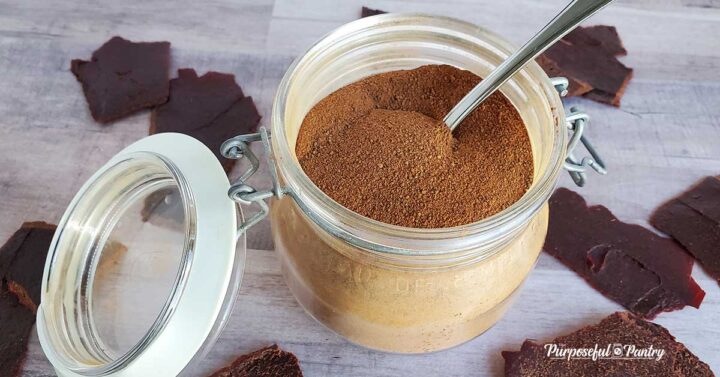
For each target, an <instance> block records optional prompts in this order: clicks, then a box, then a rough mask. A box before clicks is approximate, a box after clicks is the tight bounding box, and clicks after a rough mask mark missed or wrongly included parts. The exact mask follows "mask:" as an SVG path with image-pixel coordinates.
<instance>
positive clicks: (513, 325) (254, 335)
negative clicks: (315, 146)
mask: <svg viewBox="0 0 720 377" xmlns="http://www.w3.org/2000/svg"><path fill="white" fill-rule="evenodd" d="M563 3H564V0H503V1H499V0H413V1H407V0H404V1H400V0H396V1H392V0H378V1H371V0H367V1H359V0H357V1H356V0H353V1H342V2H341V1H336V0H313V1H299V0H261V1H230V0H215V1H211V2H197V1H191V0H181V1H176V2H167V1H123V2H102V3H101V2H93V1H87V0H68V1H62V2H54V1H47V0H25V1H11V0H0V83H2V84H1V85H0V202H1V203H2V204H1V205H0V208H1V209H0V240H4V239H6V238H7V237H9V236H10V234H12V232H13V231H14V230H15V229H16V228H17V227H18V226H19V224H20V223H21V222H23V221H26V220H46V221H51V222H57V220H58V219H59V217H60V215H61V214H62V212H63V210H64V208H65V206H66V205H67V203H68V202H69V200H70V199H71V198H72V196H73V194H74V193H75V191H76V190H77V189H78V188H79V187H80V185H81V184H82V182H84V180H85V179H87V178H88V177H89V176H90V174H91V173H92V172H93V171H94V170H95V169H97V168H98V167H99V166H101V165H102V164H103V163H104V162H105V161H106V160H107V159H109V158H110V157H111V156H112V155H113V154H115V153H117V152H118V151H119V150H120V149H122V148H123V147H124V146H126V145H128V144H130V143H132V142H133V141H135V140H137V139H139V138H141V137H143V136H145V135H146V134H147V126H148V113H141V114H139V115H136V116H133V117H130V118H127V119H124V120H121V121H118V122H116V123H114V124H112V125H110V126H99V125H97V124H95V123H94V122H93V121H92V120H91V118H90V117H89V114H88V111H87V107H86V104H85V100H84V98H83V96H82V93H81V90H80V86H79V84H78V83H77V82H76V81H75V79H74V77H73V75H72V74H71V73H70V72H69V63H70V60H71V59H72V58H87V57H89V56H90V54H91V52H92V51H93V50H94V49H95V48H97V47H98V46H99V45H100V44H101V43H103V42H104V41H105V40H107V39H108V38H109V37H110V36H113V35H121V36H124V37H126V38H128V39H133V40H169V41H171V42H172V54H173V57H172V61H173V66H174V68H177V67H194V68H196V69H197V70H198V71H199V72H202V71H206V70H210V69H212V70H217V71H224V72H232V73H234V74H235V75H236V76H237V80H238V82H239V83H240V84H241V85H242V87H243V89H244V91H245V92H246V93H247V94H248V95H251V96H253V97H254V98H255V101H256V103H257V104H258V107H259V109H260V112H261V113H262V115H263V116H265V119H264V120H263V123H264V124H267V118H268V115H269V112H270V106H271V102H272V97H273V94H274V91H275V89H276V87H277V84H278V82H279V80H280V78H281V77H282V74H283V73H284V71H285V69H286V67H287V66H288V65H289V64H290V62H291V61H292V59H293V58H294V57H295V56H296V55H297V54H298V53H299V52H301V51H302V50H303V49H304V48H305V47H306V46H308V44H309V43H311V42H312V41H314V40H315V39H317V38H319V37H320V36H322V35H323V34H325V33H327V32H328V31H330V30H331V29H333V28H334V27H336V26H338V25H341V24H343V23H345V22H348V21H351V20H353V19H355V18H357V16H358V15H359V11H360V6H362V5H367V6H370V7H376V8H381V9H384V10H388V11H420V12H428V13H435V14H442V15H449V16H455V17H458V18H462V19H465V20H468V21H471V22H474V23H477V24H479V25H483V26H486V27H488V28H490V29H492V30H494V31H496V32H498V33H500V34H502V35H505V36H507V38H509V39H510V40H512V41H514V42H516V43H521V42H522V41H523V40H525V39H526V38H528V37H530V36H531V34H532V33H533V32H534V31H535V30H537V29H538V28H539V27H540V26H541V25H542V24H543V23H544V22H545V21H546V20H547V19H549V18H550V17H551V16H552V14H554V13H555V12H556V11H557V10H558V9H559V8H560V7H561V6H562V5H563ZM590 23H605V24H610V25H615V26H617V28H618V30H619V32H620V34H621V36H622V38H623V40H624V42H625V45H626V47H627V49H628V51H629V55H628V56H627V57H625V58H623V61H625V62H626V63H627V65H629V66H631V67H633V68H634V69H635V78H634V79H633V81H632V82H631V84H630V86H629V87H628V89H627V93H626V95H625V97H624V98H623V106H622V108H621V109H615V108H611V107H607V106H604V105H600V104H596V103H594V102H590V101H586V100H572V101H570V102H571V103H573V104H577V105H579V106H582V108H583V109H584V110H586V111H587V112H589V113H590V114H591V116H592V119H593V120H592V124H591V128H590V130H589V131H588V132H589V135H590V136H591V137H592V138H593V140H594V142H595V144H596V146H597V147H598V148H599V149H600V150H601V151H602V153H603V154H604V156H605V157H606V160H607V162H608V164H609V166H610V169H611V173H610V174H609V175H608V176H607V177H594V176H591V177H590V182H589V184H588V186H587V187H586V188H583V189H581V190H579V191H580V192H581V193H582V194H583V195H585V196H586V197H587V198H588V200H589V201H590V202H592V203H600V204H603V205H606V206H607V207H609V208H610V209H611V210H613V211H614V212H615V213H616V214H617V215H618V216H619V217H620V218H621V219H623V220H625V221H629V222H635V223H640V224H646V219H647V217H648V215H649V214H650V212H651V211H652V209H653V208H655V207H656V206H657V205H658V204H660V203H661V202H662V201H663V200H664V199H666V198H668V197H670V196H672V195H674V194H676V193H678V192H679V191H681V190H682V189H683V188H685V187H686V186H688V185H689V184H691V183H692V182H694V181H696V180H697V179H698V178H700V177H702V176H705V175H709V174H719V173H720V146H719V145H720V1H718V0H618V2H617V3H616V4H615V5H612V6H611V7H609V8H608V9H607V10H605V11H603V12H602V13H601V14H599V15H597V16H596V17H595V18H594V19H592V20H591V21H590ZM263 182H266V181H263V180H260V183H263ZM561 185H565V186H568V185H570V180H569V178H568V177H565V176H563V178H562V180H561ZM249 236H250V241H249V247H250V248H251V250H249V254H248V264H247V268H246V276H245V279H244V282H243V286H242V289H241V297H240V301H239V304H238V308H237V309H236V311H235V313H234V314H233V317H232V319H231V321H230V323H229V325H228V327H227V329H226V330H225V331H224V333H223V334H222V336H221V338H220V340H219V342H218V343H217V345H216V346H215V347H214V348H213V350H212V351H211V353H210V355H209V356H208V358H207V359H206V360H205V361H204V362H203V363H202V364H201V365H200V371H199V372H198V374H203V372H207V371H210V370H213V369H214V368H217V367H219V366H222V365H224V364H225V363H227V362H228V361H230V360H231V359H233V358H234V357H235V356H237V355H239V354H241V353H244V352H247V351H250V350H252V349H255V348H258V347H260V346H263V345H267V344H269V343H272V342H278V343H280V344H281V345H282V346H283V347H284V348H287V349H288V350H290V351H293V352H295V353H296V354H297V355H298V357H299V358H300V360H301V362H302V365H303V369H304V371H305V373H306V375H308V376H437V375H443V376H467V375H477V376H500V375H502V358H501V356H500V351H501V350H503V349H515V348H517V347H518V346H519V345H520V343H521V342H522V340H523V339H525V338H537V339H549V338H551V337H554V336H556V335H560V334H563V333H566V332H569V331H572V330H574V329H577V328H579V327H581V326H583V325H586V324H590V323H592V322H595V321H597V320H598V319H600V318H602V317H604V316H605V315H607V314H609V313H611V312H613V311H616V310H621V307H619V306H618V305H616V304H615V303H613V302H611V301H609V300H607V299H605V298H604V297H603V296H601V295H599V294H598V293H597V292H595V291H594V290H593V289H591V288H589V287H588V285H587V284H585V283H584V282H583V281H582V280H581V279H579V278H578V277H577V276H575V275H574V274H573V273H572V272H570V271H568V270H567V269H566V268H564V267H563V266H561V265H559V264H558V263H557V262H556V261H555V260H553V259H552V258H550V257H548V256H546V255H542V256H541V259H540V262H539V264H538V267H537V268H536V269H535V271H534V272H533V273H532V275H531V276H530V278H529V280H528V282H527V284H526V285H525V287H524V289H523V290H522V293H521V295H520V296H519V297H518V299H517V302H516V304H515V306H514V307H513V308H512V309H511V310H510V312H509V313H508V315H507V316H506V317H505V318H503V319H502V320H501V321H500V322H499V323H498V324H497V325H496V326H495V327H494V328H492V329H491V330H490V331H489V332H487V333H486V334H485V335H483V336H482V337H480V338H478V339H475V340H473V341H471V342H469V343H467V344H464V345H462V346H460V347H457V348H455V349H452V350H449V351H445V352H440V353H435V354H431V355H423V356H400V355H390V354H384V353H379V352H373V351H369V350H366V349H363V348H360V347H357V346H354V345H351V344H348V343H347V342H345V341H344V340H342V339H341V338H339V337H338V336H337V335H335V334H333V333H332V332H330V331H328V330H326V329H325V328H323V327H322V326H321V325H319V324H318V323H316V322H314V321H313V320H312V319H311V318H310V317H308V316H307V315H305V314H304V313H303V311H302V309H301V308H299V307H298V305H297V304H296V303H295V301H294V299H293V298H292V296H291V295H290V293H289V291H288V290H287V288H286V287H285V285H284V283H283V280H282V278H281V276H280V273H279V263H278V260H277V258H276V256H275V255H274V253H273V252H272V241H271V239H270V235H269V224H268V223H267V221H265V222H263V223H262V224H260V225H259V226H257V227H256V228H254V229H253V230H252V231H251V232H250V235H249ZM694 276H695V278H696V279H697V280H698V281H699V283H700V284H701V285H702V286H703V288H704V289H705V290H706V292H707V296H706V298H705V301H704V302H703V304H702V307H701V309H700V310H695V309H693V308H687V309H684V310H682V311H679V312H674V313H666V314H662V315H660V317H659V318H658V319H657V322H658V323H660V324H662V325H664V326H666V327H667V328H668V329H669V330H670V331H671V332H672V333H673V334H674V335H676V336H677V338H678V339H679V340H680V341H682V342H684V343H685V344H686V345H687V346H688V347H689V348H690V349H691V350H692V351H693V352H694V353H695V354H697V355H698V356H699V357H700V358H701V359H703V360H704V361H706V362H707V363H708V364H710V366H711V368H712V369H713V370H714V371H715V372H716V373H720V341H718V339H720V287H719V286H718V284H717V282H715V281H713V280H712V279H710V278H709V277H708V276H707V275H706V274H705V273H704V272H703V271H702V270H701V269H700V268H699V267H697V266H696V267H695V271H694ZM1 326H2V324H0V327H1ZM24 375H25V376H50V375H53V371H52V369H51V368H50V366H49V364H48V363H47V361H46V359H45V358H44V356H43V355H42V351H41V350H40V347H39V345H38V343H37V339H36V338H33V340H32V341H31V345H30V355H29V357H28V360H27V362H26V365H25V373H24Z"/></svg>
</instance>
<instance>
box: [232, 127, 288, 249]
mask: <svg viewBox="0 0 720 377" xmlns="http://www.w3.org/2000/svg"><path fill="white" fill-rule="evenodd" d="M258 131H259V132H257V133H253V134H245V135H239V136H235V137H233V138H232V139H228V140H226V141H225V142H224V143H223V144H222V145H221V146H220V151H221V153H222V155H223V156H224V157H225V158H228V159H232V160H239V159H242V158H247V160H248V162H249V163H250V167H249V168H248V169H247V170H246V171H245V172H244V173H243V174H242V175H241V176H240V177H239V178H238V179H236V180H235V182H233V183H232V185H230V189H229V190H228V197H230V199H232V200H234V201H235V202H237V203H238V204H245V205H252V204H253V203H254V204H256V205H257V206H258V212H257V213H255V214H254V215H253V216H252V217H250V218H249V219H248V220H246V221H243V222H242V223H241V224H240V225H239V226H238V231H237V234H238V237H239V236H240V235H241V234H243V233H244V232H245V231H247V230H248V228H250V227H252V226H253V225H255V224H257V223H258V222H260V220H262V219H264V218H265V216H267V215H268V213H269V212H270V208H269V207H268V204H267V203H266V202H265V199H268V198H271V197H273V196H275V197H277V198H281V197H282V196H283V195H284V194H285V190H284V189H283V188H282V187H280V183H279V181H278V176H277V170H275V169H276V168H275V161H274V158H273V155H272V151H271V150H270V132H269V131H268V130H267V129H265V127H260V129H259V130H258ZM254 142H262V145H263V148H264V153H265V156H266V157H267V159H268V168H269V169H270V176H271V178H272V184H273V186H272V188H270V189H267V190H263V191H258V190H256V189H255V188H254V187H252V186H250V185H249V184H247V180H248V179H249V178H250V177H251V176H252V175H253V174H255V172H257V170H258V169H259V168H260V160H259V159H258V158H257V156H256V155H255V153H253V151H252V150H251V149H250V144H251V143H254Z"/></svg>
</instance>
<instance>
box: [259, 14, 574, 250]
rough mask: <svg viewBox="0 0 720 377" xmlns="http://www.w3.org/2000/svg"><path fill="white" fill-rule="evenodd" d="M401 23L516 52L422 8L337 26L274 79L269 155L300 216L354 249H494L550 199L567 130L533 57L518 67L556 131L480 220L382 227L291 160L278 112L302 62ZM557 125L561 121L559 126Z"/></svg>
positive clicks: (471, 26) (498, 40)
mask: <svg viewBox="0 0 720 377" xmlns="http://www.w3.org/2000/svg"><path fill="white" fill-rule="evenodd" d="M402 27H405V28H408V27H413V28H424V29H426V30H430V31H434V32H448V33H452V34H453V35H454V36H455V37H457V36H462V37H463V38H465V39H467V40H468V41H470V42H472V41H473V40H475V41H482V42H484V43H485V44H490V45H491V47H493V48H495V49H497V51H498V52H500V53H502V54H504V55H505V58H506V57H507V56H508V55H509V54H510V53H511V52H512V51H515V50H516V49H517V47H516V46H514V45H513V44H512V43H510V42H508V41H507V40H505V39H504V38H502V37H500V36H499V35H497V34H495V33H493V32H491V31H489V30H487V29H485V28H483V27H480V26H477V25H474V24H472V23H469V22H466V21H462V20H459V19H455V18H451V17H444V16H435V15H428V14H422V13H388V14H382V15H377V16H372V17H367V18H363V19H359V20H356V21H353V22H350V23H348V24H345V25H343V26H340V27H338V28H337V29H335V30H333V31H331V32H330V33H328V34H327V35H325V36H324V37H322V38H321V39H320V40H318V41H317V42H316V43H314V44H313V45H312V46H310V47H309V48H308V49H307V50H306V51H305V52H304V53H302V54H301V55H299V56H298V57H297V58H296V59H295V60H294V61H293V63H292V64H291V65H290V67H289V68H288V69H287V71H286V73H285V75H284V76H283V78H282V80H281V82H280V85H279V87H278V90H277V92H276V95H275V99H274V101H273V107H272V115H271V124H272V125H271V127H272V135H273V137H272V149H273V154H274V157H275V159H276V160H277V161H278V163H277V166H278V171H279V172H280V174H281V176H282V177H283V179H284V183H285V184H286V185H287V191H288V193H289V194H290V195H291V196H292V197H293V199H294V200H295V201H296V203H297V204H298V205H299V206H300V207H301V209H302V210H303V212H305V214H306V215H309V217H310V218H311V219H312V220H313V221H314V222H316V223H318V224H319V225H321V227H322V228H323V229H325V230H327V231H329V232H330V233H332V234H333V235H334V236H336V237H339V238H341V239H343V240H345V241H347V242H349V243H351V244H353V245H354V246H358V247H360V248H363V249H367V250H370V251H374V252H379V253H389V254H400V255H408V256H413V255H420V256H422V255H443V254H449V253H454V252H457V251H462V250H467V249H470V248H472V249H478V248H482V249H487V248H485V247H482V246H490V245H493V248H496V247H494V246H496V245H497V244H498V243H500V242H504V241H507V239H509V236H511V235H513V234H515V233H516V232H517V231H519V230H520V229H522V228H523V227H524V226H525V225H527V223H528V222H529V220H530V219H531V218H532V216H533V215H534V214H536V213H537V212H538V211H539V210H540V209H541V208H542V206H543V205H544V203H545V202H546V201H547V200H548V199H549V197H550V195H551V193H552V190H553V188H554V187H555V184H556V181H557V177H558V174H559V172H560V170H561V169H562V166H563V162H564V159H565V145H566V139H567V133H566V131H565V127H564V122H565V116H564V109H563V105H562V102H561V100H560V96H559V94H558V93H557V90H556V89H555V87H554V86H553V84H552V83H551V82H550V78H549V77H548V76H547V74H546V73H545V72H544V71H543V70H542V69H541V68H540V66H539V65H538V64H537V63H536V62H534V61H533V62H530V63H529V64H527V65H526V66H525V67H524V68H523V69H522V70H521V72H523V71H524V72H526V73H527V74H529V75H530V77H532V78H534V79H536V81H537V83H538V84H539V86H540V88H541V90H542V94H543V95H544V97H545V99H546V100H547V104H548V106H549V112H550V113H551V114H552V115H553V117H554V118H555V119H553V121H554V123H555V129H554V132H553V136H554V137H553V143H552V149H551V153H550V158H549V159H547V161H546V163H545V165H546V167H545V168H544V169H543V170H544V173H543V174H542V175H541V176H540V177H537V178H536V180H535V182H534V183H533V184H532V185H531V187H530V189H528V190H527V192H525V194H523V196H522V197H521V198H520V199H519V200H518V201H516V202H515V203H513V204H512V205H510V206H509V207H507V208H505V209H503V210H502V211H500V212H498V213H496V214H494V215H491V216H489V217H486V218H484V219H481V220H479V221H476V222H473V223H469V224H464V225H459V226H454V227H448V228H411V227H405V226H400V225H394V224H387V223H383V222H380V221H378V220H375V219H372V218H369V217H366V216H363V215H361V214H359V213H357V212H354V211H352V210H351V209H349V208H346V207H344V206H343V205H341V204H340V203H338V202H336V201H335V200H333V199H332V198H330V196H328V195H327V194H326V193H325V192H323V191H322V190H321V189H320V188H318V187H317V186H316V185H315V184H314V182H313V181H312V180H311V179H310V177H308V176H307V175H306V174H305V172H304V171H303V169H302V167H301V166H300V163H299V162H298V160H297V159H296V158H295V155H294V152H293V151H292V150H291V149H290V144H289V143H288V141H287V137H288V136H287V132H286V128H285V109H286V106H287V100H288V95H289V93H290V88H291V85H292V81H293V78H294V77H295V75H296V74H297V73H298V71H299V69H300V68H301V67H302V66H303V64H307V62H308V61H309V60H312V59H313V58H315V57H317V56H318V55H319V54H321V53H322V52H323V51H327V50H328V49H331V48H332V46H333V45H334V44H336V43H339V42H342V41H343V40H344V39H345V38H349V37H352V36H357V34H358V33H362V32H365V31H367V30H371V29H379V28H387V29H392V28H402ZM519 74H520V73H518V75H519ZM511 80H512V79H511ZM506 85H507V84H506ZM559 122H562V123H561V124H559ZM320 223H324V224H320ZM407 239H412V240H413V241H414V244H413V247H411V248H408V247H406V245H405V244H404V241H405V240H407ZM449 240H454V241H455V240H464V241H465V242H460V243H457V242H456V247H454V248H450V247H447V245H446V244H445V243H444V242H446V241H449ZM440 246H442V247H440Z"/></svg>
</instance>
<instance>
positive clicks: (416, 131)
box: [295, 65, 533, 228]
mask: <svg viewBox="0 0 720 377" xmlns="http://www.w3.org/2000/svg"><path fill="white" fill-rule="evenodd" d="M479 81H480V78H479V77H478V76H476V75H475V74H473V73H471V72H469V71H464V70H461V69H458V68H454V67H451V66H447V65H427V66H422V67H420V68H417V69H413V70H407V71H394V72H387V73H382V74H378V75H375V76H371V77H367V78H365V79H362V80H360V81H358V82H355V83H352V84H350V85H347V86H345V87H343V88H340V89H339V90H337V91H335V92H334V93H332V94H330V95H329V96H327V97H326V98H324V99H323V100H321V101H320V102H318V103H317V104H316V105H315V106H314V107H313V108H312V109H311V110H310V112H309V113H308V114H307V116H306V117H305V119H304V120H303V123H302V126H301V128H300V134H299V136H298V140H297V145H296V150H295V152H296V154H297V157H298V160H299V162H300V165H301V166H302V167H303V170H304V171H305V173H306V174H307V175H308V176H309V177H310V179H311V180H312V181H313V182H314V183H315V184H316V185H317V186H318V187H319V188H320V189H321V190H322V191H323V192H325V193H326V194H328V195H329V196H330V197H331V198H333V199H334V200H335V201H337V202H338V203H340V204H342V205H343V206H345V207H347V208H349V209H351V210H353V211H355V212H357V213H359V214H361V215H364V216H367V217H370V218H372V219H375V220H378V221H382V222H385V223H389V224H395V225H401V226H406V227H413V228H445V227H452V226H457V225H463V224H468V223H472V222H476V221H479V220H481V219H483V218H485V217H488V216H491V215H493V214H495V213H498V212H500V211H502V210H503V209H505V208H506V207H508V206H510V205H511V204H512V203H514V202H516V201H517V200H518V199H520V197H521V196H522V195H523V194H524V193H525V192H526V191H527V189H528V188H529V187H530V184H531V183H532V179H533V160H532V148H531V145H530V140H529V137H528V134H527V130H526V129H525V126H524V124H523V121H522V119H521V118H520V114H518V112H517V110H516V109H515V108H514V107H513V105H512V104H511V103H510V101H509V100H508V99H507V98H506V97H505V96H504V95H502V94H501V93H500V92H496V93H495V94H493V95H492V96H491V97H490V98H489V99H488V100H486V101H485V102H484V103H483V104H482V105H481V106H480V107H478V108H477V109H476V110H475V111H474V112H473V113H472V114H471V115H470V116H468V117H467V118H466V119H465V121H464V122H463V123H462V124H461V125H460V126H459V127H458V128H457V129H456V130H455V132H454V133H450V130H449V129H448V128H447V127H446V126H445V125H444V124H443V123H442V122H441V121H440V120H441V119H442V118H443V117H444V116H445V115H446V114H447V112H448V111H449V110H450V109H451V108H452V107H453V105H454V104H455V103H457V102H458V101H459V100H460V99H461V98H462V97H463V96H464V95H465V94H466V93H467V92H468V91H469V90H470V89H471V88H472V87H474V86H475V85H477V83H478V82H479Z"/></svg>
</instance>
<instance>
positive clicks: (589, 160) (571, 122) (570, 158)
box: [550, 77, 607, 187]
mask: <svg viewBox="0 0 720 377" xmlns="http://www.w3.org/2000/svg"><path fill="white" fill-rule="evenodd" d="M550 82H551V83H552V84H553V86H554V87H555V90H557V91H558V94H560V96H561V97H564V96H565V95H566V94H567V88H568V79H566V78H565V77H554V78H551V79H550ZM589 120H590V116H589V115H588V114H586V113H584V112H582V111H579V110H578V109H577V108H575V107H571V108H570V112H569V113H568V114H567V116H566V117H565V122H566V124H567V128H568V130H569V131H570V132H571V133H572V134H571V135H570V141H568V145H567V149H566V156H567V157H566V158H565V164H564V168H565V170H567V171H568V173H569V174H570V177H571V178H572V180H573V182H575V184H576V185H578V186H580V187H582V186H585V183H586V178H587V176H586V174H585V173H586V172H587V169H588V168H591V169H592V170H594V171H595V172H596V173H598V174H602V175H605V174H607V169H606V167H605V163H604V162H603V160H602V158H601V157H600V155H599V154H598V152H597V150H595V148H594V147H593V145H592V143H591V142H590V140H588V139H587V138H586V137H585V136H584V135H583V132H584V131H585V126H586V125H587V123H588V121H589ZM580 143H582V145H583V146H584V147H585V149H586V150H587V151H588V153H589V154H590V156H585V157H583V158H582V159H578V158H576V157H575V155H574V154H573V152H575V148H576V147H577V146H578V144H580Z"/></svg>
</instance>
